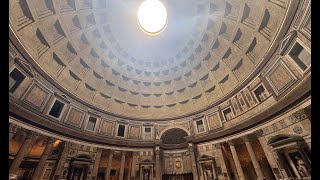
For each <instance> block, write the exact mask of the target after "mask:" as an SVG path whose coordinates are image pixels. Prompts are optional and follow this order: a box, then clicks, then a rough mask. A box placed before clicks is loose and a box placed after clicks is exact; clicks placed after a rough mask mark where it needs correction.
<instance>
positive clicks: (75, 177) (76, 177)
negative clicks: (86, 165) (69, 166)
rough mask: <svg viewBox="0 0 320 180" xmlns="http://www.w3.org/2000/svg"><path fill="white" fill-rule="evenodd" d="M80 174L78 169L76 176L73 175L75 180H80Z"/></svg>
mask: <svg viewBox="0 0 320 180" xmlns="http://www.w3.org/2000/svg"><path fill="white" fill-rule="evenodd" d="M79 176H80V173H79V170H78V169H76V170H75V172H74V175H73V178H72V179H73V180H78V179H80V177H79Z"/></svg>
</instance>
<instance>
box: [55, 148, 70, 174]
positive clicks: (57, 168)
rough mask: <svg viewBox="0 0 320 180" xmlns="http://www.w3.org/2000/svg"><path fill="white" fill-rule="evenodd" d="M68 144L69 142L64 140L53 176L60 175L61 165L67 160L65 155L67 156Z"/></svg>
mask: <svg viewBox="0 0 320 180" xmlns="http://www.w3.org/2000/svg"><path fill="white" fill-rule="evenodd" d="M69 144H70V142H65V144H64V147H63V150H62V152H61V155H60V157H59V160H58V163H57V165H56V169H55V172H54V177H59V176H60V175H61V173H62V170H63V165H64V163H65V162H66V160H67V157H68V154H69V150H70V148H69Z"/></svg>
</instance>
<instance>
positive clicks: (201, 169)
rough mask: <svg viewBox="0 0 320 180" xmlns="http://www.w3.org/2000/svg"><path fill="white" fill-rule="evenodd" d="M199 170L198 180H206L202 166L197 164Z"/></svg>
mask: <svg viewBox="0 0 320 180" xmlns="http://www.w3.org/2000/svg"><path fill="white" fill-rule="evenodd" d="M199 167H200V168H199V169H200V174H199V178H200V180H204V179H207V176H206V173H205V172H203V164H202V163H199Z"/></svg>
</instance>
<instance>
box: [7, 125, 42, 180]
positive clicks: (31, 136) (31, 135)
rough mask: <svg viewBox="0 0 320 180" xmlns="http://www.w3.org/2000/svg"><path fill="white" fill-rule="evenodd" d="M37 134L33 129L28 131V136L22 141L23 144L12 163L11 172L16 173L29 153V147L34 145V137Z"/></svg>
mask: <svg viewBox="0 0 320 180" xmlns="http://www.w3.org/2000/svg"><path fill="white" fill-rule="evenodd" d="M36 136H37V134H36V133H35V132H33V131H28V132H27V136H26V138H25V139H24V141H23V142H22V145H21V146H20V149H19V150H18V152H17V154H16V156H15V157H14V160H13V162H12V164H11V167H10V170H9V174H16V173H17V171H18V169H19V166H20V164H21V162H22V160H23V158H24V156H25V155H26V154H27V153H28V151H29V148H30V147H31V146H32V144H33V143H32V141H33V139H34V138H35V137H36Z"/></svg>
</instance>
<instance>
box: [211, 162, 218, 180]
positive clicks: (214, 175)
mask: <svg viewBox="0 0 320 180" xmlns="http://www.w3.org/2000/svg"><path fill="white" fill-rule="evenodd" d="M212 175H213V177H214V178H213V179H214V180H216V179H218V175H217V171H216V166H215V164H214V161H212Z"/></svg>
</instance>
